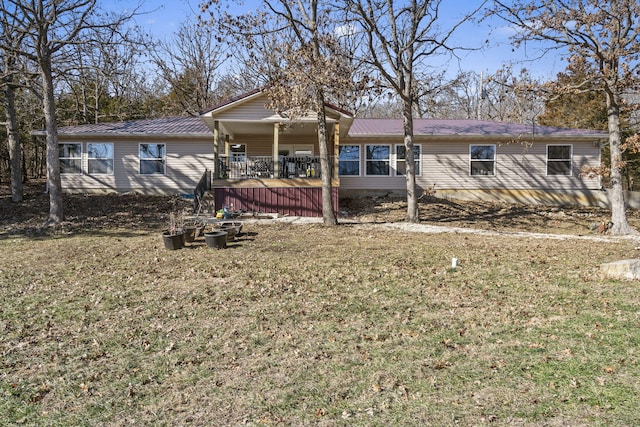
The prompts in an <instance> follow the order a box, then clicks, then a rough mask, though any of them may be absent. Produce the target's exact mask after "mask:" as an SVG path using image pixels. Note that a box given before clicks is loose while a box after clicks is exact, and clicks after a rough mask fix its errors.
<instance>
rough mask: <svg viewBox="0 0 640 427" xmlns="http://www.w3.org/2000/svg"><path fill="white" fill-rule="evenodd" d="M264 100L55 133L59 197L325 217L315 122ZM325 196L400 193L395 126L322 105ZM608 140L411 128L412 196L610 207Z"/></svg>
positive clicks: (493, 128)
mask: <svg viewBox="0 0 640 427" xmlns="http://www.w3.org/2000/svg"><path fill="white" fill-rule="evenodd" d="M266 103H267V102H266V96H265V94H264V93H263V92H262V91H261V90H255V91H252V92H249V93H246V94H244V95H243V96H240V97H238V98H235V99H232V100H229V101H228V102H224V103H221V104H219V105H216V106H214V107H212V108H210V109H208V110H206V111H203V112H201V113H200V116H199V117H169V118H160V119H146V120H135V121H128V122H116V123H99V124H88V125H80V126H69V127H61V128H59V134H58V140H59V153H60V168H61V176H62V185H63V189H64V191H66V192H75V193H79V192H84V193H89V192H140V193H145V194H188V195H194V196H195V197H194V199H195V200H196V209H200V206H199V205H198V203H200V202H202V203H204V200H205V199H207V198H208V199H209V200H210V205H211V206H210V207H212V208H214V209H221V208H222V207H223V206H233V209H234V210H244V211H248V212H267V213H279V214H282V215H296V216H322V197H321V188H322V183H321V177H320V159H319V156H318V153H319V149H318V141H317V131H316V129H317V125H316V118H315V115H314V114H309V115H308V116H306V117H303V118H300V119H296V120H294V121H291V120H289V119H287V118H286V117H283V116H282V115H280V114H278V113H277V112H274V111H271V110H269V109H268V108H266V107H265V105H266ZM326 109H327V130H328V133H329V135H330V147H329V150H330V153H332V156H331V159H332V176H331V178H332V187H333V196H334V205H335V207H336V210H338V206H339V199H340V198H341V197H357V196H371V195H376V194H390V193H399V194H403V193H405V194H406V181H405V176H404V174H405V171H406V164H405V146H404V144H403V130H402V129H403V128H402V120H400V119H358V118H354V117H353V115H352V114H350V113H348V112H347V111H344V110H342V109H340V108H337V107H334V106H331V105H327V108H326ZM606 140H607V133H606V132H602V131H594V130H585V129H564V128H556V127H545V126H537V125H523V124H513V123H500V122H492V121H480V120H438V119H415V122H414V154H415V166H416V183H417V186H418V191H426V192H434V191H435V193H436V195H437V196H438V197H445V198H451V199H467V200H469V199H481V200H496V201H498V200H501V201H510V202H520V203H529V204H555V205H567V204H570V205H601V206H605V205H607V200H606V194H605V193H604V192H602V191H601V188H602V187H601V182H600V178H599V177H597V176H589V175H586V176H585V175H583V174H581V170H582V169H583V167H585V166H598V165H599V164H600V147H601V145H602V144H604V143H605V142H606Z"/></svg>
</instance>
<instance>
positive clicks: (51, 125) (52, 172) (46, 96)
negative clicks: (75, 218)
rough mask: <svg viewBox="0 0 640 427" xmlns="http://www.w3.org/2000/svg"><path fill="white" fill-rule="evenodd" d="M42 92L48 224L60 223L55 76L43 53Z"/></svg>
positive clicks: (61, 205) (61, 206)
mask: <svg viewBox="0 0 640 427" xmlns="http://www.w3.org/2000/svg"><path fill="white" fill-rule="evenodd" d="M40 70H41V73H42V94H43V104H44V122H45V130H46V132H47V137H46V147H47V148H46V149H47V154H46V158H47V188H48V190H49V218H48V220H47V221H46V223H47V224H58V223H60V222H62V221H63V220H64V213H63V202H62V182H61V180H60V157H59V151H58V150H59V149H58V125H57V123H56V105H55V98H54V94H53V76H52V73H51V56H50V55H49V54H48V53H43V54H41V59H40Z"/></svg>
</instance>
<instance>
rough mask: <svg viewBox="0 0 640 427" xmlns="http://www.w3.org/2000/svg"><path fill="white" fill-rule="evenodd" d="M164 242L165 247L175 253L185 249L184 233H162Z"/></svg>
mask: <svg viewBox="0 0 640 427" xmlns="http://www.w3.org/2000/svg"><path fill="white" fill-rule="evenodd" d="M162 240H163V241H164V247H165V248H167V249H169V250H172V251H175V250H176V249H182V248H184V231H181V232H178V233H175V234H170V233H169V232H168V231H164V232H163V233H162Z"/></svg>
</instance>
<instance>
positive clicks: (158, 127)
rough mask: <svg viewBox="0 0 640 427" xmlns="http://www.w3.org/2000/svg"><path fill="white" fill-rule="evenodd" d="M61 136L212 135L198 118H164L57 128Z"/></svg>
mask: <svg viewBox="0 0 640 427" xmlns="http://www.w3.org/2000/svg"><path fill="white" fill-rule="evenodd" d="M58 133H59V134H61V135H132V134H134V135H135V134H150V135H212V133H211V130H210V129H209V127H208V126H207V125H206V124H205V123H204V122H203V121H202V119H201V118H200V117H164V118H159V119H143V120H130V121H125V122H112V123H97V124H87V125H79V126H64V127H60V128H58Z"/></svg>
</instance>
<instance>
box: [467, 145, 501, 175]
mask: <svg viewBox="0 0 640 427" xmlns="http://www.w3.org/2000/svg"><path fill="white" fill-rule="evenodd" d="M495 174H496V146H495V145H494V144H490V145H471V146H469V175H472V176H475V175H477V176H493V175H495Z"/></svg>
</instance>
